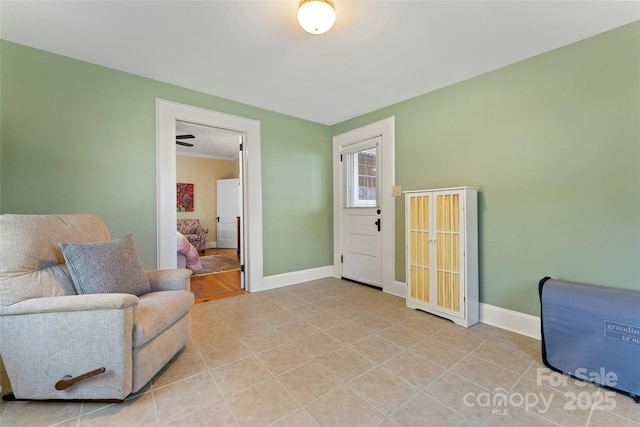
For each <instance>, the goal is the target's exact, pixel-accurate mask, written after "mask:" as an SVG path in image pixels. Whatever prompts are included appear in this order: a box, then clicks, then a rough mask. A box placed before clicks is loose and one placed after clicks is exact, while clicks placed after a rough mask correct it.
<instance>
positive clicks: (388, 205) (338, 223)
mask: <svg viewBox="0 0 640 427" xmlns="http://www.w3.org/2000/svg"><path fill="white" fill-rule="evenodd" d="M377 136H380V137H382V159H381V160H382V176H381V182H380V185H379V186H378V191H380V199H379V200H380V209H381V211H382V213H381V219H382V290H383V291H385V292H388V293H391V294H394V295H398V296H402V297H403V298H404V297H405V288H404V287H402V286H398V285H397V284H396V283H395V264H396V261H395V240H396V239H395V233H396V232H395V227H396V220H395V218H396V206H395V201H394V199H393V195H392V192H391V190H392V187H393V186H394V185H395V177H396V173H395V117H394V116H391V117H388V118H386V119H383V120H380V121H377V122H375V123H371V124H369V125H367V126H363V127H361V128H358V129H353V130H351V131H348V132H345V133H343V134H340V135H336V136H334V137H333V276H334V277H338V278H339V277H342V263H341V261H340V255H342V203H343V202H342V201H343V200H344V197H345V195H344V189H343V185H341V183H342V178H341V176H340V149H341V147H343V146H346V145H350V144H353V143H356V142H360V141H365V140H367V139H371V138H375V137H377Z"/></svg>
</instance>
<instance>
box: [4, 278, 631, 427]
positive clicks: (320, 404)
mask: <svg viewBox="0 0 640 427" xmlns="http://www.w3.org/2000/svg"><path fill="white" fill-rule="evenodd" d="M192 319H193V327H192V329H193V330H192V339H191V342H190V343H189V344H188V345H187V347H186V348H185V349H184V350H182V351H181V352H180V353H179V354H178V355H177V356H176V357H175V358H174V360H173V361H171V362H170V363H169V364H168V366H167V367H166V368H165V369H164V370H163V371H161V372H160V373H159V374H158V375H157V376H156V377H155V378H154V379H153V380H152V381H151V383H150V384H148V385H147V386H146V387H145V388H143V390H141V391H140V392H139V393H137V394H136V395H135V396H132V397H130V398H129V399H127V400H126V401H125V402H124V403H121V404H96V403H40V402H38V403H36V402H2V403H1V404H0V405H1V406H0V413H1V414H2V415H1V417H0V425H2V426H3V427H4V426H6V427H9V426H29V427H31V426H34V427H35V426H54V425H55V426H64V427H67V426H81V427H84V426H189V427H191V426H295V427H304V426H349V427H354V426H381V427H392V426H467V425H468V426H474V425H475V426H479V425H482V426H538V425H539V426H552V425H566V426H605V425H606V426H609V425H615V426H635V427H638V426H640V405H637V404H635V403H634V402H633V401H632V400H631V399H630V398H628V397H625V396H619V395H615V394H613V395H609V394H607V393H610V392H607V391H605V390H603V389H600V388H596V387H593V386H590V385H584V384H583V383H580V384H576V381H575V380H572V379H570V378H568V377H561V376H559V375H558V374H551V373H550V371H549V370H548V369H546V368H544V366H543V365H542V363H541V360H540V342H539V341H536V340H534V339H531V338H527V337H524V336H521V335H518V334H514V333H510V332H507V331H504V330H502V329H497V328H494V327H491V326H487V325H484V324H478V325H475V326H473V327H472V328H469V329H465V328H462V327H460V326H456V325H454V324H453V323H451V322H449V321H447V320H444V319H441V318H438V317H435V316H432V315H429V314H427V313H423V312H419V311H414V310H410V309H408V308H406V307H405V306H404V300H403V299H401V298H398V297H394V296H391V295H388V294H385V293H383V292H380V291H377V290H374V289H371V288H368V287H365V286H361V285H357V284H354V283H351V282H347V281H342V280H337V279H332V278H330V279H322V280H316V281H313V282H307V283H302V284H298V285H294V286H289V287H286V288H280V289H275V290H271V291H266V292H260V293H255V294H247V295H243V296H238V297H234V298H229V299H223V300H218V301H211V302H207V303H203V304H197V305H195V306H194V308H193V311H192ZM2 386H3V389H4V390H3V392H7V391H8V388H9V385H8V383H7V380H6V376H4V379H3V380H2Z"/></svg>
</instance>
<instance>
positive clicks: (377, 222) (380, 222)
mask: <svg viewBox="0 0 640 427" xmlns="http://www.w3.org/2000/svg"><path fill="white" fill-rule="evenodd" d="M380 224H382V220H381V219H380V218H378V220H377V221H376V222H375V225H377V226H378V231H380Z"/></svg>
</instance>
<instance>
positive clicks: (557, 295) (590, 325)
mask: <svg viewBox="0 0 640 427" xmlns="http://www.w3.org/2000/svg"><path fill="white" fill-rule="evenodd" d="M539 293H540V308H541V324H542V360H543V362H544V364H545V365H546V366H547V367H549V368H550V369H552V370H554V371H557V372H562V373H565V374H569V375H571V376H573V377H576V378H580V379H582V380H585V381H590V382H592V383H596V384H599V385H601V386H604V387H606V388H609V389H612V390H615V391H617V392H621V393H624V394H627V395H629V396H630V397H632V398H634V399H635V400H636V402H640V397H639V396H640V291H636V290H630V289H618V288H611V287H606V286H596V285H589V284H583V283H575V282H568V281H564V280H555V279H552V278H549V277H545V278H544V279H542V280H541V281H540V285H539Z"/></svg>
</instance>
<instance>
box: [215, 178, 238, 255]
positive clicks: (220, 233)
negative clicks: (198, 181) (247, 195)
mask: <svg viewBox="0 0 640 427" xmlns="http://www.w3.org/2000/svg"><path fill="white" fill-rule="evenodd" d="M240 192H241V188H240V180H239V179H238V178H234V179H219V180H218V181H217V185H216V210H217V221H218V227H217V233H216V247H218V248H237V247H238V217H239V216H240V200H241V199H240Z"/></svg>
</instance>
